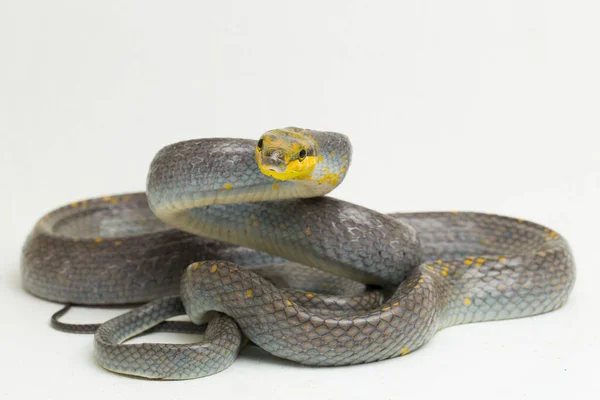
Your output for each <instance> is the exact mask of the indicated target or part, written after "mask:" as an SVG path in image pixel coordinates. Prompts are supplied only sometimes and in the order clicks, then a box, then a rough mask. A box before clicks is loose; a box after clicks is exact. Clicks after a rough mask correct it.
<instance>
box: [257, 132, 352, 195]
mask: <svg viewBox="0 0 600 400" xmlns="http://www.w3.org/2000/svg"><path fill="white" fill-rule="evenodd" d="M254 155H255V160H256V164H257V165H258V168H259V170H260V172H262V173H263V174H264V175H266V176H269V177H272V178H274V179H276V180H279V181H296V183H297V184H299V185H301V187H305V188H311V189H312V190H311V192H313V195H320V194H325V193H327V192H329V191H330V190H332V189H333V188H335V187H336V186H337V185H338V184H339V183H340V182H341V181H342V180H343V178H344V176H345V175H346V172H347V170H348V166H349V165H350V158H351V156H352V147H351V146H350V142H349V140H348V138H347V137H346V136H344V135H341V134H335V133H332V132H318V131H313V130H308V129H300V128H294V127H289V128H283V129H274V130H270V131H268V132H266V133H264V134H263V135H262V136H261V137H260V139H259V140H258V142H257V143H256V147H255V150H254ZM299 181H300V182H299Z"/></svg>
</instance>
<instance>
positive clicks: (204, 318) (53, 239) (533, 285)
mask: <svg viewBox="0 0 600 400" xmlns="http://www.w3.org/2000/svg"><path fill="white" fill-rule="evenodd" d="M289 132H292V133H293V134H295V135H308V136H309V137H310V139H311V140H313V141H314V142H315V143H316V144H317V146H315V147H318V158H317V156H316V155H315V160H318V162H316V164H315V165H314V167H313V168H314V169H312V170H311V174H310V175H309V176H303V177H302V179H290V180H278V179H274V178H272V177H269V176H266V175H265V174H264V173H262V172H261V171H260V170H259V168H257V161H256V154H257V149H256V142H255V141H249V140H242V139H201V140H192V141H186V142H180V143H176V144H173V145H170V146H167V147H165V148H164V149H162V150H161V151H160V152H159V153H158V154H157V155H156V156H155V158H154V160H153V162H152V164H151V166H150V172H149V175H148V181H147V192H146V195H144V194H142V193H137V194H126V195H120V196H108V197H105V198H102V199H93V200H87V201H82V202H76V203H72V204H71V205H68V206H65V207H63V208H60V209H58V210H56V211H53V212H51V213H50V214H48V215H47V216H45V217H43V218H42V219H41V220H40V221H39V222H38V224H37V225H36V226H35V228H34V230H33V232H32V233H31V234H30V235H29V237H28V239H27V241H26V244H25V246H24V249H23V258H22V277H23V282H24V286H25V288H26V289H27V290H28V291H29V292H31V293H32V294H34V295H36V296H39V297H41V298H44V299H48V300H52V301H58V302H63V303H71V304H85V305H91V304H130V303H141V302H148V301H150V303H148V304H146V305H144V306H142V307H140V308H138V309H134V310H133V311H131V312H129V313H126V314H124V315H121V316H119V317H117V318H115V319H113V320H111V321H108V322H107V323H105V324H103V325H102V326H101V327H100V328H99V329H98V330H97V331H96V334H95V354H96V358H97V360H98V361H99V363H100V364H101V365H102V366H104V367H105V368H107V369H109V370H112V371H115V372H120V373H125V374H130V375H137V376H143V377H148V378H154V379H189V378H195V377H200V376H206V375H210V374H214V373H216V372H219V371H222V370H223V369H225V368H227V366H229V365H230V364H231V363H232V362H233V360H234V359H235V357H236V355H237V353H238V352H239V349H240V347H241V346H242V344H243V339H242V333H240V330H241V332H243V335H245V336H246V337H247V338H249V340H251V341H252V342H253V343H254V344H256V345H258V346H260V347H261V348H263V349H265V350H266V351H268V352H270V353H271V354H274V355H276V356H278V357H282V358H286V359H290V360H293V361H297V362H299V363H302V364H308V365H322V366H325V365H348V364H357V363H365V362H372V361H377V360H383V359H388V358H392V357H396V356H402V355H406V354H408V353H410V352H412V351H414V350H416V349H417V348H419V347H420V346H422V345H423V344H424V343H426V342H427V341H428V340H429V339H430V338H431V337H432V336H433V335H434V334H435V333H436V332H437V331H439V330H440V329H443V328H445V327H449V326H452V325H457V324H463V323H470V322H478V321H490V320H499V319H507V318H518V317H524V316H530V315H535V314H540V313H544V312H548V311H551V310H554V309H556V308H558V307H560V306H561V305H563V304H564V303H565V302H566V300H567V297H568V294H569V292H570V290H571V288H572V286H573V283H574V280H575V265H574V261H573V256H572V254H571V251H570V249H569V246H568V244H567V242H566V241H565V240H564V239H563V238H562V237H561V236H560V235H559V234H557V233H556V232H554V231H552V230H550V229H548V228H545V227H543V226H540V225H537V224H535V223H532V222H528V221H524V220H520V219H513V218H508V217H503V216H497V215H489V214H479V213H463V212H460V213H458V212H439V213H411V214H401V213H400V214H390V215H384V214H380V213H377V212H375V211H373V210H369V209H367V208H364V207H361V206H358V205H354V204H351V203H348V202H344V201H341V200H338V199H335V198H332V197H323V195H324V194H325V193H327V192H328V191H330V190H332V189H333V188H335V187H336V186H337V185H338V184H339V183H340V182H341V181H342V180H343V178H344V176H345V174H346V172H347V170H348V167H349V163H350V159H351V147H350V143H349V141H348V139H347V138H346V137H345V136H344V135H341V134H337V133H332V132H317V131H309V130H301V129H297V128H288V129H285V130H282V131H281V132H280V133H281V135H282V136H283V139H285V137H286V136H285V135H286V134H287V133H289ZM264 264H266V265H268V266H267V267H266V268H265V269H264V270H261V269H260V268H259V267H256V266H257V265H264ZM307 266H308V267H311V268H310V269H309V268H307ZM246 267H248V268H246ZM312 268H317V270H313V269H312ZM312 271H318V272H312ZM338 276H339V278H337V277H338ZM299 281H305V282H307V285H305V286H304V287H302V285H297V286H296V287H293V286H294V282H299ZM282 282H283V283H284V285H283V286H286V285H287V286H292V288H287V287H282V284H281V283H282ZM356 282H358V283H356ZM320 283H321V284H322V285H320ZM373 286H377V287H380V288H382V289H383V291H384V293H386V294H385V297H384V298H382V297H381V296H380V295H379V294H378V293H376V292H373V291H371V290H368V288H371V287H373ZM366 288H367V289H366ZM365 290H366V291H365ZM181 314H187V315H188V316H189V318H190V319H191V320H192V321H193V322H195V323H199V324H201V323H206V322H208V326H207V328H206V332H205V333H204V337H203V340H202V341H200V342H198V343H192V344H183V345H169V344H155V343H153V344H122V342H123V341H125V340H127V339H128V338H130V337H132V336H135V335H137V334H139V333H141V332H143V331H145V330H147V329H149V328H151V327H153V326H156V325H158V324H160V323H161V322H162V321H164V320H165V319H167V318H170V317H173V316H176V315H181Z"/></svg>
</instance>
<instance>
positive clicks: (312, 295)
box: [306, 293, 315, 297]
mask: <svg viewBox="0 0 600 400" xmlns="http://www.w3.org/2000/svg"><path fill="white" fill-rule="evenodd" d="M306 297H315V294H314V293H306Z"/></svg>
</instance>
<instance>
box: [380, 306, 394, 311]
mask: <svg viewBox="0 0 600 400" xmlns="http://www.w3.org/2000/svg"><path fill="white" fill-rule="evenodd" d="M391 308H392V307H383V308H382V309H381V311H390V310H391Z"/></svg>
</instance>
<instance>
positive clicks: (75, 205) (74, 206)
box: [71, 201, 79, 208]
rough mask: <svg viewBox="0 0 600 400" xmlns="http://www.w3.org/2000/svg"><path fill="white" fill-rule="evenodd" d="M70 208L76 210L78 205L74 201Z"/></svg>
mask: <svg viewBox="0 0 600 400" xmlns="http://www.w3.org/2000/svg"><path fill="white" fill-rule="evenodd" d="M71 207H73V208H77V207H79V203H78V202H76V201H74V202H73V203H71Z"/></svg>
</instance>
